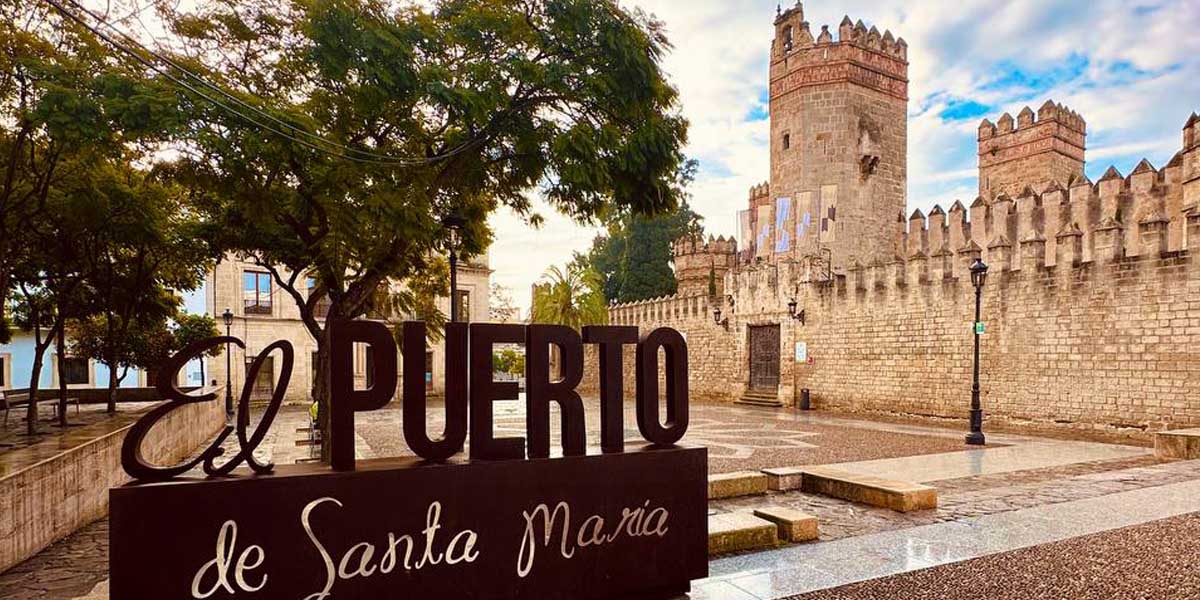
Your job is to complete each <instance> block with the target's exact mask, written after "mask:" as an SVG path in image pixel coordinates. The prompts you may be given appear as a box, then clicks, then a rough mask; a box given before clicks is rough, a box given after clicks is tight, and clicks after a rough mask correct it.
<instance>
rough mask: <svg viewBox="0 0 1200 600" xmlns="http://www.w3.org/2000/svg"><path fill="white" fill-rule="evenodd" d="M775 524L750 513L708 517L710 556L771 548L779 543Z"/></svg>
mask: <svg viewBox="0 0 1200 600" xmlns="http://www.w3.org/2000/svg"><path fill="white" fill-rule="evenodd" d="M778 541H779V538H778V528H777V527H776V526H775V524H774V523H772V522H770V521H767V520H765V519H761V518H759V517H756V516H754V515H752V514H749V513H724V514H719V515H712V516H710V517H708V555H709V556H715V555H717V554H726V553H729V552H740V551H742V550H757V549H760V548H771V547H773V546H775V544H776V543H778Z"/></svg>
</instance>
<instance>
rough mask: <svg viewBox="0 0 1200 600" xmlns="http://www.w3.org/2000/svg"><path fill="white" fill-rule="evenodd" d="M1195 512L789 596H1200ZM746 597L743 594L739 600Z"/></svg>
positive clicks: (952, 599)
mask: <svg viewBox="0 0 1200 600" xmlns="http://www.w3.org/2000/svg"><path fill="white" fill-rule="evenodd" d="M1197 539H1200V514H1196V513H1193V514H1189V515H1184V516H1180V517H1174V518H1169V519H1163V520H1159V521H1153V522H1150V523H1147V524H1144V525H1137V526H1133V527H1126V528H1122V529H1114V530H1111V531H1107V532H1103V533H1098V534H1092V535H1086V536H1081V537H1076V538H1072V539H1069V540H1065V541H1059V542H1052V543H1048V544H1045V545H1041V546H1036V547H1031V548H1025V549H1021V550H1015V551H1011V552H1004V553H1000V554H993V555H989V556H986V557H982V558H976V559H972V560H967V561H964V562H959V563H955V564H951V565H944V566H938V567H933V568H929V569H923V570H917V571H912V572H908V573H904V574H900V575H893V576H889V577H884V578H880V579H874V580H871V581H865V582H861V583H855V584H849V585H845V586H841V587H836V588H832V589H829V590H825V591H819V592H813V593H810V594H803V595H800V596H795V597H794V599H795V600H875V599H880V600H882V599H885V598H886V599H891V598H913V597H921V598H939V599H942V600H960V599H961V600H966V599H970V600H976V599H979V598H987V599H989V600H1030V599H1036V598H1070V599H1072V600H1109V599H1115V598H1200V570H1197V569H1196V564H1197V563H1198V562H1200V546H1198V545H1197V544H1196V540H1197ZM746 598H747V597H746V596H743V600H745V599H746Z"/></svg>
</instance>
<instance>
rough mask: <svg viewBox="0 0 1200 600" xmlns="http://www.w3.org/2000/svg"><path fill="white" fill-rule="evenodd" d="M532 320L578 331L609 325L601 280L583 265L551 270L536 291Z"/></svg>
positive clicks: (537, 285) (577, 263) (552, 268)
mask: <svg viewBox="0 0 1200 600" xmlns="http://www.w3.org/2000/svg"><path fill="white" fill-rule="evenodd" d="M530 320H531V321H532V322H534V323H544V324H553V325H566V326H567V327H571V328H572V329H575V330H582V329H583V327H585V326H587V325H603V324H605V323H607V322H608V306H607V304H606V303H605V302H604V292H603V291H602V290H601V289H600V276H599V275H598V274H597V273H596V272H595V271H593V270H591V269H589V268H587V267H586V266H584V265H581V264H580V263H579V262H572V263H571V264H569V265H567V268H566V269H561V268H559V267H558V266H557V265H556V266H553V267H550V268H549V269H548V270H547V271H546V274H545V275H544V276H543V277H542V281H541V282H539V283H537V284H536V285H535V286H534V288H533V307H532V314H531V316H530Z"/></svg>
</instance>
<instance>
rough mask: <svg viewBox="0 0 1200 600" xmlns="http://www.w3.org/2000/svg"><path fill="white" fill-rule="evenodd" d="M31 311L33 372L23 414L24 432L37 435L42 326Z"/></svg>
mask: <svg viewBox="0 0 1200 600" xmlns="http://www.w3.org/2000/svg"><path fill="white" fill-rule="evenodd" d="M32 313H33V374H32V375H31V376H30V377H29V404H28V405H27V411H26V414H25V433H27V434H29V435H37V418H38V406H37V395H38V384H40V383H41V379H42V362H43V360H42V359H43V357H44V355H43V354H42V328H41V326H40V325H38V319H39V318H40V317H41V315H39V314H38V311H37V310H36V309H35V310H33V311H32ZM59 379H62V374H61V373H60V374H59Z"/></svg>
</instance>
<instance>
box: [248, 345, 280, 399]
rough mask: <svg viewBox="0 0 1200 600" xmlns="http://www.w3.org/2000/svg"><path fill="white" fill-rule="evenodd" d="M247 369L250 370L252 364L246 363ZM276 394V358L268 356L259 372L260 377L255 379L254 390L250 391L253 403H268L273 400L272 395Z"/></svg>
mask: <svg viewBox="0 0 1200 600" xmlns="http://www.w3.org/2000/svg"><path fill="white" fill-rule="evenodd" d="M246 369H247V370H249V369H250V363H246ZM274 393H275V357H274V356H268V357H267V358H266V359H265V360H263V363H262V368H261V369H259V371H258V377H256V378H255V379H254V388H253V389H252V390H251V391H250V401H251V402H267V401H270V400H271V394H274Z"/></svg>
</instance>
